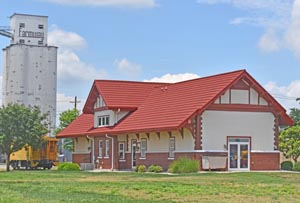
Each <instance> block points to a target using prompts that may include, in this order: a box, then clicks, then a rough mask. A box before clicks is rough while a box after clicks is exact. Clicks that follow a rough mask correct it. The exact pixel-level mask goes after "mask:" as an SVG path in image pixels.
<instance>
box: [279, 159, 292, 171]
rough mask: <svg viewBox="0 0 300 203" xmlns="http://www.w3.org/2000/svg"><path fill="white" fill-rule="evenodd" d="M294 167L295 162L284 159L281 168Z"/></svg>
mask: <svg viewBox="0 0 300 203" xmlns="http://www.w3.org/2000/svg"><path fill="white" fill-rule="evenodd" d="M292 169H293V162H291V161H284V162H282V163H281V170H287V171H291V170H292Z"/></svg>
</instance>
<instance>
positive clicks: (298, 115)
mask: <svg viewBox="0 0 300 203" xmlns="http://www.w3.org/2000/svg"><path fill="white" fill-rule="evenodd" d="M290 110H291V112H290V114H289V115H290V117H291V118H292V119H293V120H294V125H300V123H299V122H300V109H297V108H291V109H290Z"/></svg>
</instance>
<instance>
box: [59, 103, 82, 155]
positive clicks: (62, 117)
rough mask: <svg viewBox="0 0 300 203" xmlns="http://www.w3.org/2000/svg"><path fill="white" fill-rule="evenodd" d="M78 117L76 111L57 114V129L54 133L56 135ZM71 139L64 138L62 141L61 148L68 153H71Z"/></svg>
mask: <svg viewBox="0 0 300 203" xmlns="http://www.w3.org/2000/svg"><path fill="white" fill-rule="evenodd" d="M78 116H79V111H78V110H77V109H75V108H74V109H72V110H67V111H63V112H62V113H60V114H59V121H60V123H59V127H58V128H56V130H55V133H56V134H58V133H59V132H60V131H62V130H63V129H64V128H65V127H67V126H68V125H70V123H71V122H72V121H73V120H75V119H76V118H77V117H78ZM73 146H74V145H73V139H71V138H66V139H64V145H63V148H64V149H66V150H69V151H73Z"/></svg>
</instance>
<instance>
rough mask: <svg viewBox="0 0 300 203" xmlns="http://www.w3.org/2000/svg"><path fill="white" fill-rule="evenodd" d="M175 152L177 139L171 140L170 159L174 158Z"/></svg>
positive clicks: (172, 138)
mask: <svg viewBox="0 0 300 203" xmlns="http://www.w3.org/2000/svg"><path fill="white" fill-rule="evenodd" d="M174 151H175V137H170V139H169V158H174Z"/></svg>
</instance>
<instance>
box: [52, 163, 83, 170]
mask: <svg viewBox="0 0 300 203" xmlns="http://www.w3.org/2000/svg"><path fill="white" fill-rule="evenodd" d="M57 170H59V171H80V167H79V165H78V164H76V163H70V162H63V163H59V165H58V168H57Z"/></svg>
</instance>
